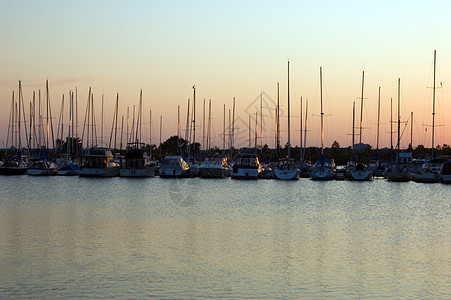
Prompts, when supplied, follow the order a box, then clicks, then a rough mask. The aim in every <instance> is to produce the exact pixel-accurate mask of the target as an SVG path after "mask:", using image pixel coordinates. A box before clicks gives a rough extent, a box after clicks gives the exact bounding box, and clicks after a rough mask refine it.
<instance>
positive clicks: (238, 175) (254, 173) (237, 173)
mask: <svg viewBox="0 0 451 300" xmlns="http://www.w3.org/2000/svg"><path fill="white" fill-rule="evenodd" d="M231 177H232V178H233V179H257V178H258V169H255V168H253V169H248V168H236V170H234V169H233V168H232V174H231Z"/></svg>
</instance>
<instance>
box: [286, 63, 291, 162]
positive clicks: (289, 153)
mask: <svg viewBox="0 0 451 300" xmlns="http://www.w3.org/2000/svg"><path fill="white" fill-rule="evenodd" d="M287 146H288V159H291V144H290V61H288V145H287Z"/></svg>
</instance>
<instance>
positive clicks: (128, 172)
mask: <svg viewBox="0 0 451 300" xmlns="http://www.w3.org/2000/svg"><path fill="white" fill-rule="evenodd" d="M120 176H121V177H154V176H155V168H143V169H121V170H120Z"/></svg>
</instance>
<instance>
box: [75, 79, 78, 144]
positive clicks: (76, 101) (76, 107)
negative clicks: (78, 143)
mask: <svg viewBox="0 0 451 300" xmlns="http://www.w3.org/2000/svg"><path fill="white" fill-rule="evenodd" d="M75 130H76V131H75V137H76V138H78V88H77V87H75ZM77 149H78V147H77ZM77 153H78V151H77Z"/></svg>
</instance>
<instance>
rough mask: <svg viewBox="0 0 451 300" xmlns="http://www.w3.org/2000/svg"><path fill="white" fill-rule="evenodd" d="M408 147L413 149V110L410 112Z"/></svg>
mask: <svg viewBox="0 0 451 300" xmlns="http://www.w3.org/2000/svg"><path fill="white" fill-rule="evenodd" d="M410 147H411V148H412V149H413V111H411V112H410Z"/></svg>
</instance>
